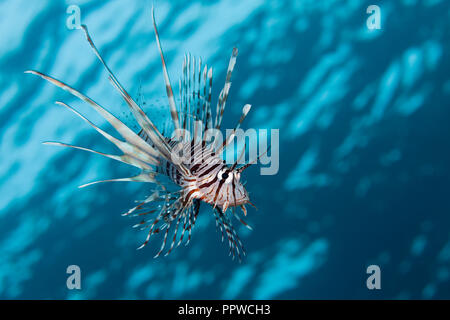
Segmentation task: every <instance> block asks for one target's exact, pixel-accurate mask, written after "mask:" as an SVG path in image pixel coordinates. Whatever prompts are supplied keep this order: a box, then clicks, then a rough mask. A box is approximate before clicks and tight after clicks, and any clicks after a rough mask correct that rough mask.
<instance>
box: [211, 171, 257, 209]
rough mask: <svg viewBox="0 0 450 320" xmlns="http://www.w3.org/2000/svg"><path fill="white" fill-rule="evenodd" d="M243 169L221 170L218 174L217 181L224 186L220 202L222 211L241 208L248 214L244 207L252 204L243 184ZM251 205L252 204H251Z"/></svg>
mask: <svg viewBox="0 0 450 320" xmlns="http://www.w3.org/2000/svg"><path fill="white" fill-rule="evenodd" d="M243 168H244V167H242V168H238V169H236V168H234V166H233V167H231V168H229V167H227V168H223V169H221V170H220V171H219V172H218V173H217V179H218V180H219V183H221V184H222V187H221V190H220V193H221V195H220V201H219V203H218V205H219V206H220V207H221V209H222V211H224V212H225V211H226V210H227V208H228V207H236V206H240V207H241V208H242V210H243V211H244V214H246V210H245V207H244V205H245V204H247V203H250V198H249V196H248V192H247V190H246V189H245V186H244V183H242V182H241V172H242V170H243ZM250 204H251V203H250Z"/></svg>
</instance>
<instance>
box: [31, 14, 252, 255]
mask: <svg viewBox="0 0 450 320" xmlns="http://www.w3.org/2000/svg"><path fill="white" fill-rule="evenodd" d="M152 18H153V27H154V31H155V37H156V43H157V46H158V50H159V53H160V56H161V60H162V68H163V76H164V82H165V87H166V92H167V97H168V105H169V110H170V114H171V118H172V122H173V127H174V129H184V130H185V131H186V132H188V133H198V131H199V130H200V129H199V127H198V123H199V122H200V123H202V125H203V126H202V128H203V129H202V132H200V136H198V135H194V141H193V143H192V144H190V145H189V150H191V152H192V151H193V152H194V153H197V152H201V153H202V154H205V153H206V154H208V152H209V150H210V143H211V142H207V141H206V140H205V136H206V135H205V132H207V130H208V129H219V130H220V126H221V122H222V118H223V112H224V110H225V105H226V101H227V98H228V93H229V90H230V86H231V81H230V80H231V73H232V71H233V69H234V66H235V63H236V57H237V49H236V48H234V49H233V52H232V54H231V58H230V62H229V64H228V70H227V74H226V79H225V85H224V87H223V89H222V91H221V92H220V94H219V97H218V99H217V108H216V112H215V119H214V121H213V116H212V108H211V92H212V89H211V88H212V68H211V67H209V69H208V66H207V65H206V64H205V65H204V67H203V68H202V61H201V59H198V60H197V62H196V60H195V58H193V57H191V56H190V55H185V59H184V63H183V68H182V79H180V98H181V99H180V106H179V107H178V108H177V106H176V104H175V99H174V96H173V90H172V86H171V83H170V79H169V74H168V72H167V68H166V63H165V60H164V55H163V51H162V47H161V43H160V40H159V35H158V30H157V26H156V22H155V16H154V11H153V8H152ZM82 30H83V31H84V34H85V36H86V39H87V40H88V42H89V44H90V46H91V48H92V50H93V51H94V53H95V55H96V56H97V58H98V59H99V60H100V62H101V63H102V64H103V66H104V67H105V69H106V71H107V72H108V74H109V80H110V81H111V83H112V85H113V86H114V88H115V89H116V90H117V91H118V92H119V94H120V95H121V96H122V98H123V99H124V100H125V102H126V104H127V105H128V107H129V108H130V110H131V111H132V113H133V116H134V118H135V119H136V121H137V123H138V125H139V126H140V128H141V130H140V131H139V133H135V132H134V131H133V130H131V129H130V128H129V127H127V126H126V125H125V124H124V123H123V122H122V121H120V120H119V119H118V118H116V117H115V116H114V115H112V114H111V113H110V112H109V111H107V110H106V109H105V108H103V107H102V106H100V105H99V104H97V103H96V102H95V101H94V100H92V99H91V98H89V97H87V96H86V95H84V94H83V93H81V92H79V91H77V90H76V89H74V88H72V87H71V86H69V85H67V84H65V83H63V82H61V81H59V80H57V79H55V78H52V77H50V76H48V75H45V74H43V73H41V72H38V71H26V73H31V74H34V75H37V76H40V77H41V78H43V79H45V80H47V81H49V82H50V83H52V84H54V85H56V86H58V87H60V88H62V89H63V90H65V91H67V92H69V93H71V94H72V95H74V96H76V97H78V98H79V99H81V100H83V101H85V102H86V103H88V104H89V105H90V106H91V107H92V108H93V109H94V110H96V111H97V112H98V113H99V114H100V115H101V116H102V117H103V118H104V119H106V120H107V121H108V122H109V124H111V126H112V127H113V128H114V129H115V130H116V131H117V133H118V134H119V135H120V136H121V138H122V139H118V138H116V137H114V136H112V135H110V134H109V133H107V132H106V131H104V130H102V129H100V128H99V127H97V126H96V125H95V124H93V123H92V122H90V121H89V120H88V119H87V118H85V117H84V116H83V115H81V114H80V113H79V112H78V111H76V110H75V109H73V108H72V107H70V106H69V105H67V104H65V103H63V102H59V101H58V102H57V104H58V105H61V106H64V107H66V108H67V109H69V110H70V111H72V112H74V113H75V114H76V115H77V116H79V117H80V118H81V119H82V120H84V121H85V122H86V123H87V124H88V125H90V126H91V127H92V128H94V129H95V130H96V131H97V132H99V133H100V134H101V135H102V136H103V137H105V138H106V139H107V140H109V141H110V142H111V143H112V144H114V145H115V146H116V147H117V148H118V149H119V150H120V151H122V154H119V155H117V154H106V153H103V152H98V151H94V150H91V149H87V148H84V147H78V146H74V145H69V144H64V143H60V142H47V143H46V144H51V145H57V146H64V147H70V148H75V149H79V150H84V151H88V152H92V153H96V154H99V155H102V156H104V157H107V158H110V159H114V160H117V161H120V162H122V163H126V164H128V165H131V166H134V167H137V168H139V169H140V170H141V173H140V174H139V175H137V176H134V177H129V178H119V179H109V180H102V181H95V182H91V183H87V184H84V185H82V186H80V187H86V186H88V185H92V184H95V183H99V182H112V181H137V182H147V183H151V184H153V185H154V186H155V188H154V189H153V190H152V193H151V194H150V195H149V196H148V197H147V198H145V199H144V200H143V201H140V202H139V204H138V205H137V206H135V207H133V208H131V209H130V210H128V211H127V212H126V213H124V214H123V215H125V216H133V217H139V218H140V219H142V220H141V222H139V223H137V224H136V225H135V226H134V227H139V228H140V229H142V230H148V233H147V237H146V239H145V241H144V243H143V244H142V245H141V246H140V247H139V248H138V249H140V248H143V247H144V246H145V245H146V244H147V243H148V242H149V240H150V237H151V236H152V235H154V234H157V233H161V232H163V231H164V232H163V233H164V237H163V242H162V245H161V248H160V250H159V252H158V253H157V254H156V255H155V258H156V257H158V256H159V255H160V254H161V253H162V252H163V251H164V249H165V246H166V241H167V239H168V235H169V232H172V236H171V237H170V239H172V241H171V245H170V248H169V250H167V252H166V253H165V255H168V254H169V253H170V252H171V251H172V249H173V248H174V246H175V244H176V247H178V246H179V245H180V244H181V243H183V240H185V244H186V245H187V244H188V243H189V242H190V239H191V232H192V230H193V228H194V225H195V222H196V219H197V215H198V213H199V210H200V205H201V203H202V202H203V203H205V202H206V203H209V204H213V213H214V216H215V218H216V226H217V228H218V230H220V231H221V233H222V241H223V240H224V238H228V243H229V247H230V252H229V253H230V255H232V257H233V259H234V257H235V256H237V257H238V258H239V260H241V253H242V254H243V255H245V250H244V248H243V245H242V243H241V240H240V239H239V237H238V235H237V233H236V231H235V229H234V228H233V225H232V222H231V218H232V217H233V216H234V217H236V218H237V219H238V220H239V221H240V222H241V223H243V224H244V225H245V226H247V227H248V228H249V229H251V227H250V226H249V225H248V224H247V223H246V222H244V221H243V220H242V219H241V217H240V216H239V215H238V214H237V212H236V211H237V210H235V208H234V207H240V208H241V209H242V212H243V213H244V215H247V210H246V208H245V205H246V204H250V205H253V204H252V203H251V202H250V201H249V199H248V196H246V197H241V198H239V199H237V198H236V197H235V198H234V200H235V201H234V200H231V201H226V202H222V203H220V204H218V203H217V199H218V198H219V199H223V198H224V195H223V194H220V192H224V191H223V190H222V191H221V187H222V185H223V183H224V181H223V179H222V180H220V179H219V178H218V172H219V171H220V170H228V169H227V167H226V166H224V165H223V162H222V159H221V158H220V157H218V156H217V155H214V154H210V157H209V158H208V161H206V162H205V163H203V164H198V165H197V164H194V166H193V167H196V169H197V170H196V171H195V172H194V171H193V170H191V168H190V167H187V166H186V165H184V164H183V163H174V162H173V161H172V156H173V154H174V150H173V145H171V143H170V139H169V137H166V136H164V134H163V133H161V132H160V131H159V130H158V128H157V127H156V126H155V124H154V123H153V122H152V121H151V120H150V119H149V118H148V116H147V115H146V114H145V112H144V111H143V110H142V109H141V107H140V106H139V105H138V104H137V103H136V102H135V101H134V100H133V99H132V98H131V96H130V95H129V93H128V92H127V91H126V90H125V89H124V88H123V86H122V85H121V84H120V82H119V81H118V80H117V78H116V76H115V75H114V74H113V73H112V71H111V70H110V69H109V67H108V66H107V64H106V62H105V60H104V59H103V57H102V56H101V55H100V53H99V51H98V50H97V48H96V46H95V45H94V42H93V41H92V38H91V37H90V35H89V32H88V30H87V27H86V26H84V25H83V26H82ZM249 110H250V105H248V104H246V105H245V106H244V108H243V109H242V115H241V117H240V119H239V122H238V124H237V125H236V127H235V128H234V131H233V132H232V134H230V136H228V137H227V139H226V140H225V141H224V143H223V145H222V148H221V149H220V152H222V151H223V150H225V149H226V148H227V146H228V143H229V142H231V140H232V139H233V138H234V133H235V132H236V130H237V129H239V127H240V125H241V123H242V122H243V120H244V119H245V117H246V116H247V113H248V112H249ZM193 120H195V121H193ZM191 136H192V135H191ZM195 137H197V138H195ZM195 139H197V140H195ZM243 151H244V153H245V147H244V150H243ZM249 165H251V164H247V165H245V166H244V167H241V168H239V169H237V170H238V172H239V173H240V172H242V171H243V170H244V169H245V168H246V167H248V166H249ZM193 167H192V168H193ZM235 167H236V164H235V165H234V166H233V169H234V168H235ZM195 175H197V176H199V177H201V176H203V178H202V179H204V178H205V177H206V178H208V179H209V180H208V181H209V182H207V183H205V184H204V185H200V186H198V187H197V188H198V190H194V189H189V188H190V187H191V186H192V185H191V184H190V182H191V181H193V180H192V177H193V176H195ZM159 176H165V177H169V178H170V179H168V180H169V182H168V183H170V184H171V186H176V187H177V188H178V190H176V191H169V190H171V188H169V186H168V185H167V184H166V183H161V181H160V179H157V178H158V177H159ZM224 179H225V177H224ZM194 180H195V179H194ZM233 188H234V186H233ZM172 190H173V188H172ZM205 194H208V195H209V196H208V197H202V195H205ZM211 194H214V195H215V196H214V201H213V202H212V203H210V202H209V201H206V200H205V198H209V199H210V198H211ZM199 195H200V196H199ZM229 207H232V210H227V209H228V208H229ZM230 212H231V213H230ZM179 232H180V233H179ZM185 233H187V237H184V236H185ZM186 238H187V240H186Z"/></svg>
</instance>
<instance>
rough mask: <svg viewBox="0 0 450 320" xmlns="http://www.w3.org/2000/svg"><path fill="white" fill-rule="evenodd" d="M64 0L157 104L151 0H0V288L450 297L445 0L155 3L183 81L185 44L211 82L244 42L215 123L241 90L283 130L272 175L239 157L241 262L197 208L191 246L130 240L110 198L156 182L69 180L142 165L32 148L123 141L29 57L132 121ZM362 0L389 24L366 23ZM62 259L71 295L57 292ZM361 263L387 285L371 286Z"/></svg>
mask: <svg viewBox="0 0 450 320" xmlns="http://www.w3.org/2000/svg"><path fill="white" fill-rule="evenodd" d="M70 4H76V5H79V6H80V8H81V18H82V22H83V23H85V24H87V25H88V27H89V30H90V32H91V34H92V36H93V38H94V41H95V42H96V44H97V46H98V48H99V49H100V51H101V52H102V53H103V55H104V57H105V59H106V60H107V61H108V64H109V66H110V67H111V69H112V70H114V72H115V74H116V75H117V77H118V78H119V79H120V81H121V83H122V84H123V85H124V86H125V87H126V88H127V89H128V90H129V92H130V93H131V94H132V95H133V96H136V95H137V93H138V92H139V87H140V84H141V85H142V92H143V93H144V95H145V98H146V101H147V104H146V106H147V109H146V111H147V112H148V113H149V114H150V115H152V117H153V118H155V121H163V120H164V118H165V117H166V116H168V113H164V112H167V111H166V110H167V109H165V108H166V107H167V106H166V105H164V103H163V101H164V100H163V99H160V98H163V97H164V94H165V92H164V90H165V88H164V84H163V77H162V73H161V66H160V60H159V56H158V51H157V47H156V45H155V40H154V35H153V30H152V26H151V16H150V8H151V2H150V1H137V0H135V1H131V0H115V1H76V0H73V1H50V0H47V1H45V0H40V1H25V0H17V1H12V0H2V1H0V139H1V143H0V148H1V149H0V151H1V152H0V159H1V160H0V298H3V299H17V298H25V299H35V298H39V299H54V298H58V299H109V298H112V299H182V298H183V299H198V298H207V299H222V298H226V299H234V298H243V299H260V298H261V299H315V298H320V299H322V298H324V299H329V298H339V299H347V298H352V299H354V298H356V299H360V298H364V299H379V298H387V299H397V298H406V299H408V298H419V299H439V298H447V299H448V298H450V281H449V279H450V265H449V262H450V234H449V230H450V143H449V138H450V125H449V121H450V72H449V71H450V59H449V53H450V51H449V46H450V34H449V33H450V9H449V7H450V6H449V2H448V1H444V0H441V1H439V0H402V1H399V0H395V1H387V0H384V1H360V0H354V1H343V0H339V1H338V0H336V1H325V0H324V1H312V0H310V1H306V0H305V1H301V0H298V1H281V0H277V1H262V0H251V1H243V0H239V1H234V0H226V1H225V0H222V1H170V2H169V1H155V5H156V10H157V11H156V16H157V21H158V23H159V30H160V36H161V39H162V44H163V47H164V49H165V54H166V59H167V62H168V68H169V72H170V74H171V76H172V79H173V81H174V83H175V84H176V83H177V79H178V77H179V76H180V71H181V63H182V59H183V54H184V53H185V52H190V53H191V54H192V55H195V56H202V57H203V59H204V60H205V61H207V62H208V64H210V65H212V66H213V67H214V74H215V80H214V97H217V94H218V92H219V88H220V87H221V86H222V84H223V80H224V78H225V70H226V67H227V64H228V59H229V56H230V54H231V50H232V48H233V46H237V47H238V48H239V56H238V60H237V65H236V69H235V72H234V74H233V79H232V82H233V84H232V87H231V91H230V97H229V101H228V104H227V109H226V111H225V119H224V122H225V127H233V126H234V124H235V123H236V121H237V119H238V117H239V114H240V110H241V108H242V106H243V105H244V104H245V103H251V104H252V106H253V108H252V110H251V112H250V114H249V116H248V118H247V119H246V122H245V124H244V128H249V127H252V128H279V129H280V170H279V173H278V174H277V175H274V176H261V175H259V170H258V168H257V167H255V168H251V169H248V170H247V171H246V172H245V179H246V180H247V181H248V183H247V188H248V190H249V191H250V192H251V199H252V202H253V203H255V205H256V206H257V207H258V210H255V209H253V208H250V209H249V215H248V217H247V220H248V221H249V222H250V224H251V225H252V226H253V229H254V230H253V231H249V230H247V229H245V228H243V227H242V226H239V227H238V232H239V233H240V235H241V238H242V240H243V242H244V244H245V246H246V249H247V252H248V256H247V258H246V259H245V260H244V261H243V263H241V264H239V263H237V262H236V261H232V260H231V259H230V258H229V257H228V256H227V254H228V248H227V244H226V243H221V242H220V241H219V240H220V234H218V233H217V232H216V228H215V224H214V219H213V216H212V215H211V213H210V210H209V209H206V208H205V207H203V210H202V211H201V213H200V215H199V219H198V222H197V225H196V228H195V230H194V232H193V239H192V241H191V244H190V245H189V246H188V247H180V248H178V249H176V250H174V251H173V253H172V254H171V255H170V256H168V257H162V258H158V259H153V255H154V254H155V253H156V252H157V250H158V249H159V245H160V242H159V240H158V241H155V242H153V243H151V244H150V245H149V246H148V247H146V248H145V249H144V250H140V251H136V248H137V247H138V246H139V245H140V244H141V243H142V241H143V240H144V238H145V233H144V232H138V231H136V230H134V229H131V227H130V226H131V225H132V224H133V222H136V221H131V220H130V219H127V218H125V217H121V215H120V214H121V213H123V212H125V211H126V210H127V209H128V208H130V207H131V206H132V205H133V201H134V200H137V199H142V197H144V196H145V195H146V194H148V192H149V187H148V186H147V185H145V184H139V183H111V184H99V185H96V186H92V187H90V188H86V189H78V188H77V186H79V185H81V184H83V183H87V182H90V181H94V180H99V179H104V178H111V177H123V176H129V175H132V174H134V173H136V172H135V171H134V170H133V169H132V168H129V167H127V166H125V165H121V164H120V163H118V162H115V161H111V160H108V159H103V158H101V157H99V156H96V155H93V154H89V153H83V152H81V151H76V150H66V149H61V148H57V147H49V146H44V145H42V144H41V142H43V141H48V140H50V141H62V142H66V143H71V144H75V145H82V146H86V147H90V148H94V149H97V150H102V151H106V152H111V151H113V150H114V149H113V148H112V147H111V145H110V144H109V143H108V142H107V141H106V140H104V139H103V138H102V137H101V136H100V135H98V134H97V133H96V132H95V131H94V130H92V129H91V128H90V127H89V126H88V125H86V124H85V123H84V122H83V121H82V120H81V119H79V118H77V117H76V116H75V115H74V114H73V113H71V112H69V111H68V110H66V109H64V108H61V107H60V106H57V105H55V104H53V102H54V101H55V100H63V101H65V102H67V103H69V104H71V105H72V106H74V107H75V108H76V109H77V110H79V111H80V112H82V113H83V114H85V115H86V116H87V117H88V118H89V119H91V120H92V121H94V122H95V123H96V124H98V125H100V126H101V127H102V128H105V129H108V130H110V129H111V128H110V127H109V126H108V125H107V123H105V121H104V120H103V119H101V118H100V117H99V116H98V115H97V114H96V113H95V112H93V111H92V110H91V109H89V107H88V106H87V105H86V104H83V103H82V102H80V101H78V100H76V99H74V98H73V97H71V96H70V95H69V94H67V93H65V92H63V91H62V90H60V89H58V88H55V87H53V86H51V85H50V84H48V83H47V82H45V81H42V80H40V79H38V78H36V77H33V76H31V75H25V74H23V71H24V70H27V69H36V70H40V71H42V72H45V73H47V74H51V75H53V76H55V77H57V78H59V79H62V80H63V81H65V82H67V83H69V84H71V85H73V86H74V87H76V88H77V89H79V90H80V91H82V92H84V93H86V94H88V95H89V96H90V97H92V98H94V99H95V100H96V101H98V102H99V103H100V104H102V105H103V106H105V107H107V109H108V110H110V111H111V112H113V113H114V114H116V115H117V116H118V117H119V118H121V119H123V120H124V121H125V122H127V123H129V124H130V125H132V121H131V120H132V119H131V117H130V113H129V111H128V110H127V107H126V105H125V104H124V103H123V101H122V100H121V98H120V96H119V95H118V94H117V93H116V92H114V89H113V87H112V86H111V85H110V83H109V82H108V80H107V75H106V73H105V72H104V70H103V69H102V67H101V65H100V64H99V63H98V61H97V60H96V58H95V56H94V54H93V53H92V51H91V50H90V48H89V45H88V44H87V42H86V40H85V38H84V36H83V34H82V32H81V31H79V30H69V29H68V28H67V27H66V19H67V17H68V15H67V14H66V8H67V6H68V5H70ZM371 4H377V5H379V6H380V8H381V17H382V20H381V26H382V29H381V30H373V31H370V30H368V29H367V27H366V19H367V18H368V16H369V15H368V14H367V13H366V8H367V7H368V6H369V5H371ZM176 90H177V89H176ZM158 99H160V100H158ZM214 101H215V100H214ZM162 106H163V107H164V109H163V108H162ZM157 111H158V112H157ZM110 132H112V131H110ZM236 225H237V224H236ZM155 239H156V238H155ZM72 264H76V265H79V266H80V267H81V272H82V289H81V290H79V291H77V290H74V291H70V290H68V289H67V288H66V278H67V276H68V275H67V274H66V268H67V266H68V265H72ZM371 264H377V265H379V266H380V268H381V286H382V288H381V290H372V291H371V290H368V289H367V287H366V279H367V277H368V275H367V274H366V268H367V266H369V265H371Z"/></svg>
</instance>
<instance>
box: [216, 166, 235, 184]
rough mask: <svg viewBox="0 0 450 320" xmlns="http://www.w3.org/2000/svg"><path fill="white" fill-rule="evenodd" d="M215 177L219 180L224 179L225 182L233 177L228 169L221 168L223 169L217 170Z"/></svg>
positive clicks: (228, 181)
mask: <svg viewBox="0 0 450 320" xmlns="http://www.w3.org/2000/svg"><path fill="white" fill-rule="evenodd" d="M217 177H218V178H219V180H225V183H230V182H231V179H232V177H233V174H232V173H231V171H230V170H227V169H223V170H220V171H219V173H218V174H217Z"/></svg>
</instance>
